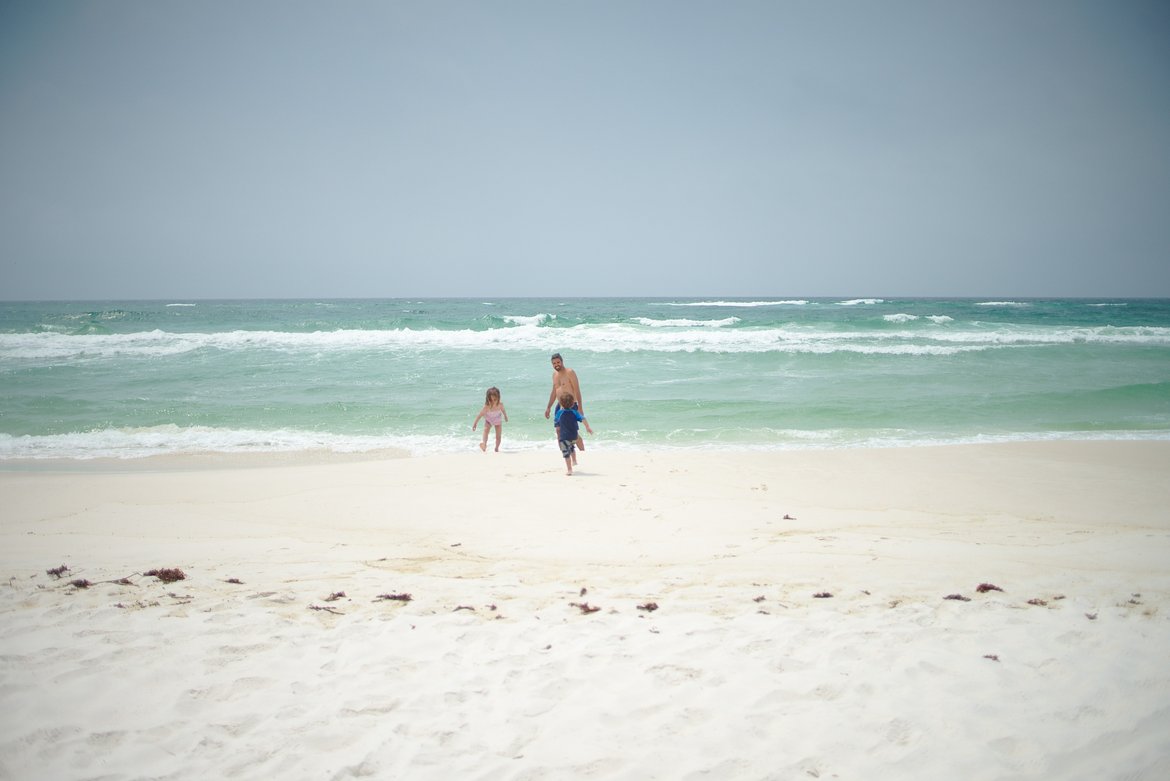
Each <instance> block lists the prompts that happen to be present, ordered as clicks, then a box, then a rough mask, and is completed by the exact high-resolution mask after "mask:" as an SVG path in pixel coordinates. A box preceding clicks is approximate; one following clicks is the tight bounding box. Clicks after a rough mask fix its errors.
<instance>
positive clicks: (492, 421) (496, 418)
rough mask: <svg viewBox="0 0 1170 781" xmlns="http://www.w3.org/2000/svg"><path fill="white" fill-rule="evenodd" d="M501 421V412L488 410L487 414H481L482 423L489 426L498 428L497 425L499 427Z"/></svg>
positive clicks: (502, 415) (502, 414) (502, 413)
mask: <svg viewBox="0 0 1170 781" xmlns="http://www.w3.org/2000/svg"><path fill="white" fill-rule="evenodd" d="M503 419H504V412H503V410H498V409H490V410H488V411H487V412H485V413H483V422H484V423H487V424H488V425H489V426H498V425H500V423H501V421H503Z"/></svg>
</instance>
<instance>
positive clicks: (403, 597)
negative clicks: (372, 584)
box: [374, 594, 414, 602]
mask: <svg viewBox="0 0 1170 781" xmlns="http://www.w3.org/2000/svg"><path fill="white" fill-rule="evenodd" d="M412 599H414V597H412V596H411V595H410V594H379V595H378V596H377V598H376V599H375V600H374V601H375V602H377V601H379V600H381V601H390V602H409V601H411V600H412Z"/></svg>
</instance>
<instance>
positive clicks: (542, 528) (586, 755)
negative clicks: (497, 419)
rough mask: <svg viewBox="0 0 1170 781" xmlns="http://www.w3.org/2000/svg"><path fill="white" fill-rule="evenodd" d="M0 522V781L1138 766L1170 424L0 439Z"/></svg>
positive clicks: (1160, 652) (1165, 723)
mask: <svg viewBox="0 0 1170 781" xmlns="http://www.w3.org/2000/svg"><path fill="white" fill-rule="evenodd" d="M506 446H507V443H505V448H506ZM0 514H2V515H0V578H2V579H3V588H2V589H0V703H2V705H3V707H2V708H0V778H3V779H34V778H35V779H211V778H238V779H273V778H279V779H346V778H358V777H369V778H409V779H443V780H444V781H446V780H448V779H453V778H455V779H546V778H547V779H561V778H573V779H578V778H580V779H630V780H631V781H634V780H639V779H700V778H709V779H800V778H821V779H825V778H840V779H873V778H899V779H940V778H956V779H1045V780H1047V779H1093V780H1094V781H1098V780H1099V779H1121V778H1126V779H1150V780H1151V781H1153V780H1154V779H1165V778H1168V777H1170V738H1168V736H1170V610H1168V599H1170V442H1049V443H1027V444H1024V443H1017V444H998V445H978V446H953V447H937V448H908V449H897V450H877V449H870V450H838V451H803V452H797V451H792V452H769V453H734V454H732V453H716V452H710V453H703V452H686V453H678V454H675V453H668V452H661V451H659V452H644V453H632V452H607V451H606V449H605V447H604V444H603V443H599V444H593V443H591V444H590V446H589V449H588V450H587V451H586V452H585V453H583V454H582V455H581V459H580V465H579V467H578V472H577V474H575V475H574V476H573V477H571V478H567V477H565V476H564V470H563V466H562V464H561V463H560V459H559V457H558V453H557V452H556V450H555V448H554V447H553V446H552V444H551V443H550V446H549V449H548V451H547V452H541V453H531V452H527V453H509V452H502V453H500V454H493V453H491V452H489V453H487V454H483V453H480V452H479V450H478V448H477V447H476V446H475V443H470V444H469V452H468V453H467V454H459V455H442V456H427V457H413V458H384V459H379V460H347V461H333V460H330V459H317V460H315V461H312V460H304V461H300V460H297V459H288V458H277V457H256V458H252V459H235V460H224V459H218V458H215V457H210V456H209V457H203V458H198V459H196V458H191V459H171V460H165V461H162V460H150V461H135V462H122V463H111V462H105V463H97V462H93V463H83V462H75V463H69V464H67V463H20V464H17V463H12V462H10V463H8V464H7V465H4V466H3V467H2V468H0ZM61 566H65V567H67V568H68V570H67V571H64V572H62V573H61V576H60V577H55V576H53V575H51V574H49V573H48V571H49V570H51V569H54V568H58V567H61ZM164 568H176V569H180V570H182V573H183V574H184V575H185V579H183V580H178V581H174V582H169V583H164V582H162V580H160V578H159V577H157V576H148V575H146V574H144V573H146V572H147V571H150V570H157V569H164ZM74 581H88V584H89V585H88V586H87V587H79V586H76V585H72V583H73V582H74ZM980 584H991V585H994V586H996V587H997V588H998V590H985V591H983V592H980V591H979V590H978V587H979V586H980ZM405 595H409V597H410V598H409V600H407V599H406V597H405ZM952 595H953V596H957V597H960V598H951V599H948V598H947V597H948V596H952ZM388 597H397V599H392V598H388ZM655 607H656V609H653V608H655ZM595 608H596V609H595Z"/></svg>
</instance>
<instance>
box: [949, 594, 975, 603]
mask: <svg viewBox="0 0 1170 781" xmlns="http://www.w3.org/2000/svg"><path fill="white" fill-rule="evenodd" d="M943 599H953V600H955V601H956V602H970V601H971V597H965V596H963V595H962V594H947V595H946V596H945V597H943Z"/></svg>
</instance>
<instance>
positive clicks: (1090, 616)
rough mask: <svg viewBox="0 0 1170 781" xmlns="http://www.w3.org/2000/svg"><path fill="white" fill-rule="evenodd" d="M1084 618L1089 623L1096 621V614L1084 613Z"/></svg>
mask: <svg viewBox="0 0 1170 781" xmlns="http://www.w3.org/2000/svg"><path fill="white" fill-rule="evenodd" d="M1085 618H1087V619H1089V620H1090V621H1096V620H1097V614H1096V613H1085Z"/></svg>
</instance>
